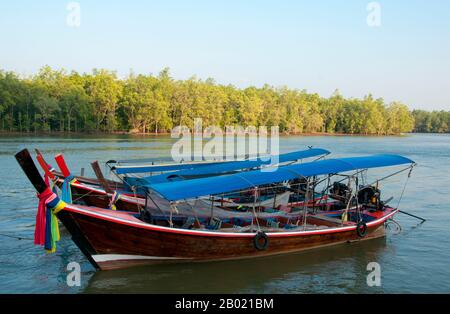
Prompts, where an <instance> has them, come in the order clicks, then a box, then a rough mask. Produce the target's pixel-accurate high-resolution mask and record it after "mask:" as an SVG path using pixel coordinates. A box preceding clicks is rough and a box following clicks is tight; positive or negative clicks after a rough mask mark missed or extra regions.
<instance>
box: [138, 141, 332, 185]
mask: <svg viewBox="0 0 450 314" xmlns="http://www.w3.org/2000/svg"><path fill="white" fill-rule="evenodd" d="M327 154H330V151H328V150H326V149H322V148H310V149H307V150H302V151H295V152H290V153H286V154H281V155H275V156H270V155H266V156H261V157H259V158H255V159H254V160H241V161H229V162H221V163H214V164H209V165H207V166H203V167H196V168H192V169H185V170H179V171H176V172H171V173H164V174H161V175H156V176H150V177H144V178H141V179H137V180H136V179H135V180H133V182H134V183H138V185H139V183H140V184H157V183H163V182H168V181H179V180H183V179H187V178H190V177H202V176H215V175H221V174H227V173H232V172H234V171H238V170H246V169H252V168H259V167H262V166H270V165H273V164H280V163H286V162H290V161H292V162H294V161H297V160H300V159H304V158H310V157H315V156H321V155H327Z"/></svg>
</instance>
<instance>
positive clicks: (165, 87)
mask: <svg viewBox="0 0 450 314" xmlns="http://www.w3.org/2000/svg"><path fill="white" fill-rule="evenodd" d="M195 118H201V119H202V120H203V125H205V126H206V125H216V126H220V127H224V126H232V125H241V126H244V127H245V126H250V125H251V126H267V127H270V126H275V125H278V126H279V128H280V132H283V133H286V134H301V133H330V134H336V133H342V134H374V135H388V134H399V133H403V132H412V131H414V132H440V133H443V132H449V131H450V113H449V112H445V111H439V112H428V111H423V110H414V111H411V110H409V108H408V107H407V106H406V105H405V104H402V103H399V102H392V103H385V102H384V100H383V99H382V98H374V97H373V96H372V95H367V96H366V97H364V98H362V99H356V98H345V97H343V96H342V95H341V94H340V93H339V92H338V91H336V92H335V93H334V94H333V95H332V96H331V97H328V98H324V97H321V96H320V95H318V94H315V93H308V92H307V91H305V90H298V89H290V88H287V87H272V86H269V85H264V86H263V87H260V88H257V87H248V88H237V87H235V86H233V85H221V84H217V83H216V82H215V81H214V80H213V79H206V80H201V79H198V78H196V77H192V78H190V79H187V80H176V79H174V78H172V77H171V76H170V73H169V70H168V69H163V70H162V71H161V72H160V73H159V74H157V75H142V74H138V75H136V74H133V73H130V74H129V75H128V76H127V77H126V78H118V76H117V74H116V73H115V72H113V71H108V70H104V69H99V70H98V69H94V70H93V71H92V72H91V73H83V74H80V73H78V72H75V71H72V72H68V71H65V70H54V69H52V68H50V67H48V66H45V67H43V68H42V69H40V70H39V72H38V73H36V74H35V75H31V76H26V77H25V76H19V75H17V74H16V73H14V72H7V71H0V131H1V132H24V133H27V132H28V133H31V132H118V131H120V132H131V133H164V132H170V130H171V129H172V128H173V127H174V126H177V125H186V126H188V127H191V126H192V125H193V121H194V119H195Z"/></svg>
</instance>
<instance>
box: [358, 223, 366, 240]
mask: <svg viewBox="0 0 450 314" xmlns="http://www.w3.org/2000/svg"><path fill="white" fill-rule="evenodd" d="M356 233H357V234H358V236H359V237H360V238H364V237H365V236H366V234H367V225H366V223H365V222H363V221H360V222H358V224H357V225H356Z"/></svg>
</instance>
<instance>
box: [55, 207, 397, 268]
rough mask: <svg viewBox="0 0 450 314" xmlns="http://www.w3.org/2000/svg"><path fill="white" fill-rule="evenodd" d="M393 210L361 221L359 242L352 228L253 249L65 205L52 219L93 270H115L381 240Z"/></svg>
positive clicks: (238, 240)
mask: <svg viewBox="0 0 450 314" xmlns="http://www.w3.org/2000/svg"><path fill="white" fill-rule="evenodd" d="M395 213H396V211H395V210H394V211H392V212H391V213H389V214H387V215H385V216H383V217H381V218H379V219H376V220H374V221H371V222H368V223H367V235H366V236H365V237H364V238H361V237H359V236H358V235H357V233H356V226H354V225H352V226H344V227H339V228H330V229H321V230H310V231H294V232H277V233H268V234H267V235H268V238H269V246H268V248H267V249H266V250H263V251H259V250H257V249H256V248H255V246H254V242H253V241H254V236H255V234H254V233H226V232H215V231H197V230H185V229H175V228H168V227H161V226H156V225H150V224H147V223H144V222H142V221H140V220H139V219H137V218H136V217H134V215H132V214H131V213H125V212H112V211H108V210H102V209H92V208H88V207H82V206H67V207H66V208H65V209H64V210H63V211H61V212H60V213H58V218H59V219H60V220H61V222H62V223H63V224H64V225H65V226H66V228H67V229H68V230H69V232H70V233H71V234H72V237H73V239H74V242H75V243H76V244H77V245H78V246H79V248H80V249H81V251H82V252H83V253H84V254H85V255H86V256H87V258H88V259H89V260H90V261H91V263H92V264H94V266H96V267H98V268H100V269H104V270H106V269H117V268H125V267H130V266H135V265H142V264H152V263H161V262H171V263H173V262H198V261H216V260H229V259H242V258H253V257H262V256H269V255H275V254H284V253H290V252H298V251H302V250H306V249H312V248H318V247H324V246H329V245H336V244H341V243H345V242H349V241H360V240H368V239H374V238H379V237H383V236H384V235H385V226H384V222H385V221H386V220H387V219H388V218H389V217H391V216H392V215H394V214H395Z"/></svg>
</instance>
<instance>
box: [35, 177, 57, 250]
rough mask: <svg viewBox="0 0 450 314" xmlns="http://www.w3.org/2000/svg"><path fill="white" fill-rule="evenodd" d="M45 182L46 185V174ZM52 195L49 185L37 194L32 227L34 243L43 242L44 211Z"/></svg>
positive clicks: (42, 243)
mask: <svg viewBox="0 0 450 314" xmlns="http://www.w3.org/2000/svg"><path fill="white" fill-rule="evenodd" d="M45 183H47V186H49V184H48V178H47V176H45ZM52 195H53V191H52V190H51V189H50V187H47V189H46V190H45V191H44V192H42V193H41V194H39V193H38V194H37V197H38V199H39V206H38V210H37V214H36V228H35V229H34V244H35V245H44V244H45V211H46V204H47V200H48V198H49V197H50V196H52Z"/></svg>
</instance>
